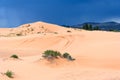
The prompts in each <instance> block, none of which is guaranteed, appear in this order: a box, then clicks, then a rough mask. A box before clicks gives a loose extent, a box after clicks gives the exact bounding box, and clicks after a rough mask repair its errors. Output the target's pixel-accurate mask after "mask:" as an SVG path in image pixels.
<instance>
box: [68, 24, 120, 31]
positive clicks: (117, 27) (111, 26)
mask: <svg viewBox="0 0 120 80" xmlns="http://www.w3.org/2000/svg"><path fill="white" fill-rule="evenodd" d="M85 24H91V25H92V26H93V27H95V26H98V27H99V28H100V29H102V30H120V23H117V22H103V23H98V22H85V23H82V24H77V25H72V26H66V27H73V28H82V26H83V25H85Z"/></svg>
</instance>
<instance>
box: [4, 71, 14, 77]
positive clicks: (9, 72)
mask: <svg viewBox="0 0 120 80" xmlns="http://www.w3.org/2000/svg"><path fill="white" fill-rule="evenodd" d="M4 74H5V75H6V76H7V77H9V78H13V74H14V73H13V72H12V71H9V70H8V71H7V72H6V73H4Z"/></svg>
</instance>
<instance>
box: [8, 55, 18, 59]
mask: <svg viewBox="0 0 120 80" xmlns="http://www.w3.org/2000/svg"><path fill="white" fill-rule="evenodd" d="M10 57H11V58H14V59H19V57H18V56H17V55H16V54H13V55H12V56H10Z"/></svg>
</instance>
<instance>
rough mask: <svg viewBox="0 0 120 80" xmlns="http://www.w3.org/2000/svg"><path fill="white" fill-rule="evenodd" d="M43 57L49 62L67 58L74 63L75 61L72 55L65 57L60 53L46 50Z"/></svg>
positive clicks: (65, 55)
mask: <svg viewBox="0 0 120 80" xmlns="http://www.w3.org/2000/svg"><path fill="white" fill-rule="evenodd" d="M42 57H44V58H45V59H48V60H53V59H57V58H59V57H60V58H65V59H67V60H70V61H73V60H75V59H74V58H72V57H71V55H70V54H69V53H64V54H63V55H62V54H61V53H60V52H58V51H53V50H46V51H45V52H44V53H43V55H42Z"/></svg>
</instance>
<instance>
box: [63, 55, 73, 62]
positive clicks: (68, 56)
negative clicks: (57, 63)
mask: <svg viewBox="0 0 120 80" xmlns="http://www.w3.org/2000/svg"><path fill="white" fill-rule="evenodd" d="M62 56H63V58H66V59H68V60H70V61H73V60H75V59H74V58H72V57H71V55H70V54H69V53H64V54H63V55H62Z"/></svg>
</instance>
